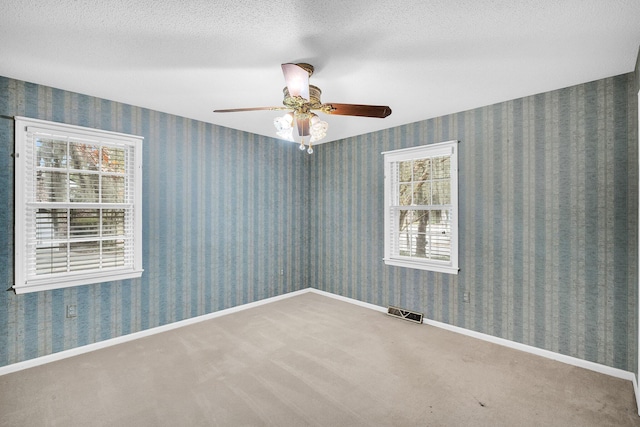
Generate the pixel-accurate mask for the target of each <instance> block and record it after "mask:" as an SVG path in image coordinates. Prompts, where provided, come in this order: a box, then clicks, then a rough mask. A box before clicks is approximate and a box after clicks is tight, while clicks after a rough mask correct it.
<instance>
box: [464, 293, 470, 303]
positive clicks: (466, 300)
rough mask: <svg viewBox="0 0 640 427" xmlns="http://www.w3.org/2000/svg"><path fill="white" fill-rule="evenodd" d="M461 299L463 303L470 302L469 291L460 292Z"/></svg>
mask: <svg viewBox="0 0 640 427" xmlns="http://www.w3.org/2000/svg"><path fill="white" fill-rule="evenodd" d="M462 301H463V302H465V303H467V304H468V303H470V302H471V292H465V293H464V294H462Z"/></svg>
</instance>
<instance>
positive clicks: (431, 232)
mask: <svg viewBox="0 0 640 427" xmlns="http://www.w3.org/2000/svg"><path fill="white" fill-rule="evenodd" d="M457 144H458V141H448V142H444V143H439V144H432V145H425V146H421V147H413V148H409V149H402V150H396V151H391V152H386V153H383V154H384V162H385V258H384V260H385V262H386V263H387V264H390V265H397V266H402V267H410V268H418V269H424V270H433V271H440V272H447V273H454V274H456V273H457V272H458V253H457V243H458V242H457V236H458V230H457V222H458V221H457V218H458V195H457V187H458V180H457V171H458V169H457V167H458V166H457Z"/></svg>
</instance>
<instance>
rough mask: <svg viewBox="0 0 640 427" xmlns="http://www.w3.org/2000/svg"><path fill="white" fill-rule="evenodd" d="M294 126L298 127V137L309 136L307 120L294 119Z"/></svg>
mask: <svg viewBox="0 0 640 427" xmlns="http://www.w3.org/2000/svg"><path fill="white" fill-rule="evenodd" d="M296 125H297V126H298V135H300V136H309V135H311V132H309V119H304V118H300V117H296Z"/></svg>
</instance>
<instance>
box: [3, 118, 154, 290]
mask: <svg viewBox="0 0 640 427" xmlns="http://www.w3.org/2000/svg"><path fill="white" fill-rule="evenodd" d="M141 153H142V138H141V137H136V136H132V135H124V134H118V133H113V132H105V131H99V130H94V129H88V128H81V127H77V126H70V125H64V124H59V123H52V122H45V121H41V120H34V119H26V118H21V117H19V118H16V154H17V156H16V283H15V285H14V290H15V291H16V293H24V292H32V291H40V290H46V289H55V288H61V287H68V286H76V285H81V284H88V283H98V282H104V281H112V280H121V279H126V278H133V277H140V275H141V274H142V262H141V254H142V252H141V184H142V182H141V176H142V162H141Z"/></svg>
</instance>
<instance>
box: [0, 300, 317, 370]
mask: <svg viewBox="0 0 640 427" xmlns="http://www.w3.org/2000/svg"><path fill="white" fill-rule="evenodd" d="M307 292H309V288H307V289H301V290H299V291H294V292H289V293H286V294H283V295H278V296H275V297H271V298H266V299H263V300H260V301H254V302H250V303H248V304H242V305H239V306H236V307H231V308H227V309H224V310H220V311H216V312H213V313H209V314H204V315H202V316H197V317H191V318H189V319H184V320H180V321H178V322H173V323H169V324H166V325H162V326H157V327H155V328H150V329H145V330H144V331H140V332H134V333H131V334H127V335H122V336H119V337H116V338H110V339H108V340H104V341H100V342H96V343H93V344H87V345H83V346H81V347H76V348H72V349H69V350H64V351H60V352H58V353H53V354H48V355H46V356H40V357H36V358H34V359H29V360H25V361H24V362H18V363H13V364H11V365H7V366H2V367H0V376H2V375H6V374H10V373H13V372H18V371H22V370H23V369H28V368H32V367H34V366H40V365H44V364H46V363H51V362H55V361H57V360H62V359H66V358H68V357H73V356H78V355H80V354H84V353H89V352H92V351H96V350H100V349H101V348H106V347H111V346H113V345H116V344H122V343H125V342H129V341H133V340H137V339H139V338H143V337H148V336H150V335H155V334H159V333H161V332H166V331H170V330H172V329H176V328H181V327H183V326H187V325H193V324H194V323H199V322H203V321H205V320H209V319H215V318H216V317H221V316H226V315H228V314H231V313H237V312H239V311H243V310H248V309H250V308H253V307H258V306H260V305H264V304H269V303H271V302H274V301H279V300H282V299H285V298H291V297H294V296H296V295H301V294H305V293H307Z"/></svg>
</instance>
